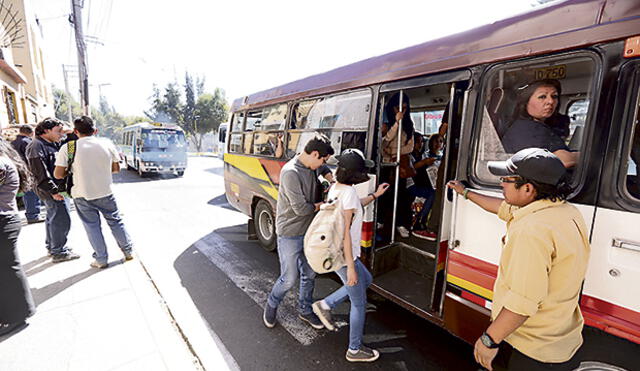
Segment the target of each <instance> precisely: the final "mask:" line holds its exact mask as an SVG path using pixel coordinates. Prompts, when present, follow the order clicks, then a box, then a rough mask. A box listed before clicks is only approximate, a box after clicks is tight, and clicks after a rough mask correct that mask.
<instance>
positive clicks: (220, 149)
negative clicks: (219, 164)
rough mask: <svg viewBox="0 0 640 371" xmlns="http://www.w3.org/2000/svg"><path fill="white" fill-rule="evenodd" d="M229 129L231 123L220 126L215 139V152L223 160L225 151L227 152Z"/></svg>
mask: <svg viewBox="0 0 640 371" xmlns="http://www.w3.org/2000/svg"><path fill="white" fill-rule="evenodd" d="M228 129H229V123H226V122H225V123H222V124H220V126H219V127H218V134H217V137H216V139H215V151H216V153H217V154H218V157H219V158H221V159H222V158H223V156H224V150H225V143H226V141H227V131H228Z"/></svg>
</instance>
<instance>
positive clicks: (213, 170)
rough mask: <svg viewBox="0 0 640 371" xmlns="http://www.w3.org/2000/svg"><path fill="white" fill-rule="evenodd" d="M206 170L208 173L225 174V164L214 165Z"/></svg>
mask: <svg viewBox="0 0 640 371" xmlns="http://www.w3.org/2000/svg"><path fill="white" fill-rule="evenodd" d="M204 171H206V172H207V173H211V174H215V175H220V176H224V167H223V166H216V167H212V168H209V169H205V170H204Z"/></svg>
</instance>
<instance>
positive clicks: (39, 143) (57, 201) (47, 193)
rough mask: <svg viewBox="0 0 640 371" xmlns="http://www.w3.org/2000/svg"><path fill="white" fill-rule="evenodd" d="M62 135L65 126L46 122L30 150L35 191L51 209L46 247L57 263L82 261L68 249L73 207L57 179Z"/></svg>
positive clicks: (48, 120) (29, 146)
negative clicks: (62, 192)
mask: <svg viewBox="0 0 640 371" xmlns="http://www.w3.org/2000/svg"><path fill="white" fill-rule="evenodd" d="M62 135H63V133H62V122H61V121H59V120H57V119H55V118H46V119H44V120H42V121H41V122H40V123H39V124H38V126H36V138H35V139H34V140H33V142H31V144H29V145H28V146H27V152H26V155H27V160H28V161H29V168H30V169H31V172H32V173H33V176H34V178H35V184H36V189H35V191H36V193H37V195H38V196H39V197H40V199H41V200H42V201H43V202H44V204H45V206H46V208H47V218H46V220H45V223H46V229H47V240H46V247H47V250H48V251H49V254H50V255H51V256H52V257H53V259H52V261H53V262H54V263H59V262H63V261H67V260H73V259H78V258H79V256H78V254H75V253H73V252H71V250H70V249H69V248H68V247H67V234H68V233H69V229H70V227H71V217H70V216H69V206H68V204H67V202H66V201H65V199H64V196H63V195H62V194H60V189H59V188H58V182H57V181H56V180H55V178H54V176H53V171H54V169H55V162H56V153H57V152H58V145H57V143H58V142H59V141H60V139H61V138H62Z"/></svg>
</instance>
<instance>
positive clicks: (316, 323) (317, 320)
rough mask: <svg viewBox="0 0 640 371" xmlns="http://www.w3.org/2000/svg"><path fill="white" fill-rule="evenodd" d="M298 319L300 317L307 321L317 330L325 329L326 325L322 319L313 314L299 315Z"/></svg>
mask: <svg viewBox="0 0 640 371" xmlns="http://www.w3.org/2000/svg"><path fill="white" fill-rule="evenodd" d="M298 317H300V319H301V320H303V321H305V322H306V323H308V324H309V325H310V326H311V327H313V328H314V329H316V330H320V329H321V328H324V325H323V324H322V322H321V321H320V318H318V316H316V315H315V314H314V313H313V312H312V313H309V314H299V315H298Z"/></svg>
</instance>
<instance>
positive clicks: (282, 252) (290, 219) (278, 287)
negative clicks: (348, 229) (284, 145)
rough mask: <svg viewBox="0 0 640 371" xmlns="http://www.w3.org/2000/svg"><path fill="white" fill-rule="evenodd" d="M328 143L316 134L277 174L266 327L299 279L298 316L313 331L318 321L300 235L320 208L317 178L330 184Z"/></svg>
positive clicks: (311, 277) (311, 276)
mask: <svg viewBox="0 0 640 371" xmlns="http://www.w3.org/2000/svg"><path fill="white" fill-rule="evenodd" d="M333 153H334V151H333V148H332V147H331V141H330V140H329V138H327V137H326V136H324V135H320V134H318V135H316V136H315V137H314V138H312V139H311V140H310V141H309V142H307V144H306V145H305V147H304V151H303V152H302V153H300V154H299V155H297V156H295V157H294V158H293V159H291V160H290V161H289V162H287V163H286V164H285V165H284V166H283V167H282V170H281V171H280V188H279V190H278V203H277V207H276V234H277V244H278V258H279V259H280V277H278V279H277V280H276V282H275V284H274V285H273V288H272V289H271V292H270V294H269V297H268V299H267V304H266V305H265V309H264V314H263V316H262V317H263V322H264V324H265V326H267V327H268V328H273V327H274V326H275V325H276V311H277V309H278V305H280V302H282V299H284V296H285V295H286V293H287V292H288V291H289V290H290V289H291V288H292V287H293V286H294V284H295V283H296V280H297V279H298V277H299V278H300V293H299V297H298V312H299V317H300V319H302V320H303V321H305V322H307V323H308V324H309V325H311V326H312V327H313V328H315V329H321V328H322V327H323V326H322V322H320V320H319V319H318V317H317V316H316V315H315V314H314V313H313V310H312V309H311V304H312V303H313V289H314V279H315V277H316V274H315V272H314V271H313V270H312V269H311V267H310V266H309V263H307V258H306V257H305V256H304V251H303V242H304V235H305V233H306V231H307V228H308V227H309V224H311V221H312V220H313V217H314V215H315V213H316V211H318V210H319V209H320V205H322V203H323V202H322V186H321V185H320V182H319V180H318V176H320V175H322V176H323V177H324V178H325V179H327V180H329V181H330V182H331V181H333V175H332V174H331V170H330V169H329V168H328V167H327V166H326V165H325V163H326V161H327V160H328V159H329V157H331V155H333Z"/></svg>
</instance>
